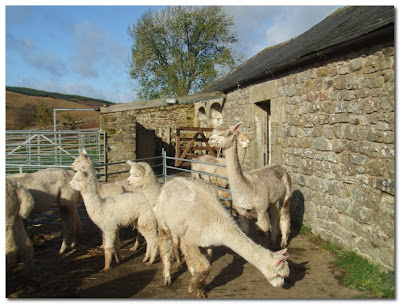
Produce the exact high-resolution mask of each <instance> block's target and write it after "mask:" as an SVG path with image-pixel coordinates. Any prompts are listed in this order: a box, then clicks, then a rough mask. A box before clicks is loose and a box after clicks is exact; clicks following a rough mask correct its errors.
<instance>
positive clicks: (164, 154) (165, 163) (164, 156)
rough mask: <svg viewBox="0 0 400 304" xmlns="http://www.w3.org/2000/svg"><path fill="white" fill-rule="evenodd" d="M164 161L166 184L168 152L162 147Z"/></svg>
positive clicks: (165, 179) (165, 180)
mask: <svg viewBox="0 0 400 304" xmlns="http://www.w3.org/2000/svg"><path fill="white" fill-rule="evenodd" d="M161 155H162V162H163V179H164V184H165V183H166V182H167V152H166V151H165V150H164V148H162V152H161Z"/></svg>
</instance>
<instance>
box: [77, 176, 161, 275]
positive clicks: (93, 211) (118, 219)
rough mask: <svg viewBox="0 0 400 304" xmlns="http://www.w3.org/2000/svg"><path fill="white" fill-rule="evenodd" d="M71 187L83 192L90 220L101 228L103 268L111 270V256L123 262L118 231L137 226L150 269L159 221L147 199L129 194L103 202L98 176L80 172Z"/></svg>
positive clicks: (135, 194) (156, 249)
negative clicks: (144, 245)
mask: <svg viewBox="0 0 400 304" xmlns="http://www.w3.org/2000/svg"><path fill="white" fill-rule="evenodd" d="M70 185H71V187H72V188H73V189H75V190H77V191H80V192H81V195H82V197H83V201H84V203H85V207H86V211H87V213H88V215H89V217H90V219H91V220H92V221H93V222H94V223H95V224H96V225H97V227H99V228H100V230H101V231H102V235H103V243H104V260H105V262H104V264H105V265H104V268H103V271H108V270H110V265H111V261H112V255H113V254H114V256H115V259H116V261H117V263H119V261H120V259H121V254H120V244H119V228H120V227H127V226H130V225H132V223H134V222H137V228H138V231H139V232H140V233H141V234H142V235H143V236H144V237H145V239H146V242H147V249H146V255H145V257H144V259H143V262H146V261H148V262H147V263H146V265H151V264H152V263H153V262H154V259H155V257H156V256H157V253H158V243H157V220H156V218H155V216H154V213H153V210H151V207H150V204H149V202H148V201H147V199H146V197H145V196H144V195H143V194H141V193H135V192H128V193H123V194H117V195H111V196H108V197H107V198H101V197H100V195H99V191H98V186H97V178H96V173H95V172H91V171H82V170H78V171H77V172H76V174H75V176H74V177H73V179H72V181H71V182H70Z"/></svg>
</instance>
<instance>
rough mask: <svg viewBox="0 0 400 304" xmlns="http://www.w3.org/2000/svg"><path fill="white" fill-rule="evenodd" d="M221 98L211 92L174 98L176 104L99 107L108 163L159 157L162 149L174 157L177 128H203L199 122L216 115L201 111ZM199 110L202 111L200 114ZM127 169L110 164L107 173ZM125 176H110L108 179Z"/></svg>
mask: <svg viewBox="0 0 400 304" xmlns="http://www.w3.org/2000/svg"><path fill="white" fill-rule="evenodd" d="M223 96H224V94H222V93H220V92H211V93H207V94H196V95H190V96H181V97H177V98H176V102H177V103H176V104H168V103H166V100H165V99H157V100H149V101H143V102H132V103H127V104H119V105H114V106H110V107H107V108H102V109H101V117H100V128H101V130H102V131H104V132H107V147H108V153H107V162H108V163H116V162H121V161H126V160H128V159H131V160H132V159H137V158H146V157H153V156H161V151H162V148H164V149H165V150H166V151H167V153H168V155H170V156H174V155H175V137H176V128H178V127H199V126H203V125H204V124H203V123H201V122H200V121H202V122H204V121H207V117H209V120H212V119H213V117H214V116H215V115H213V114H209V113H211V112H212V109H209V108H207V109H204V107H205V104H209V105H213V104H214V103H216V104H218V105H220V104H221V103H222V100H223ZM199 107H202V108H203V110H204V111H202V113H200V112H199V111H198V109H199ZM199 113H200V114H199ZM198 114H199V115H198ZM199 116H200V117H199ZM128 168H129V167H128V165H126V164H121V165H113V166H109V169H108V173H112V172H119V171H123V170H127V169H128ZM126 176H127V174H118V175H114V176H113V175H110V179H111V180H113V179H123V178H125V177H126Z"/></svg>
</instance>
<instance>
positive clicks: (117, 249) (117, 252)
mask: <svg viewBox="0 0 400 304" xmlns="http://www.w3.org/2000/svg"><path fill="white" fill-rule="evenodd" d="M120 247H121V242H120V239H119V231H118V230H117V232H116V234H115V240H114V256H115V260H116V261H117V263H119V262H120V261H121V250H120Z"/></svg>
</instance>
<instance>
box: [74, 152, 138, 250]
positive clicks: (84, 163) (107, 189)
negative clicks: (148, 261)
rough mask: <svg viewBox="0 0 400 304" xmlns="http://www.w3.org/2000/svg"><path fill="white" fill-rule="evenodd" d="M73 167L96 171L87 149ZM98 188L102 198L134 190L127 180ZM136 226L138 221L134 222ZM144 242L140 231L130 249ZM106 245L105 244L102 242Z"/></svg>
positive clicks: (134, 248) (100, 185) (100, 184)
mask: <svg viewBox="0 0 400 304" xmlns="http://www.w3.org/2000/svg"><path fill="white" fill-rule="evenodd" d="M71 169H72V170H75V171H78V170H82V171H90V172H96V170H95V168H94V164H93V161H92V160H91V159H90V157H89V155H88V153H87V152H86V150H85V149H83V150H79V156H78V157H77V158H75V160H74V162H73V163H72V164H71ZM98 190H99V194H100V197H101V198H106V197H108V196H111V195H115V194H122V193H126V192H134V191H135V190H134V188H133V187H131V186H130V185H128V183H126V181H117V182H111V183H98ZM133 226H136V223H134V224H133ZM142 243H143V236H142V235H141V234H140V233H139V232H138V233H137V236H136V240H135V243H134V245H133V246H132V247H131V248H130V249H129V250H130V251H135V250H136V249H137V248H139V247H140V246H141V244H142ZM102 247H104V244H102Z"/></svg>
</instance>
